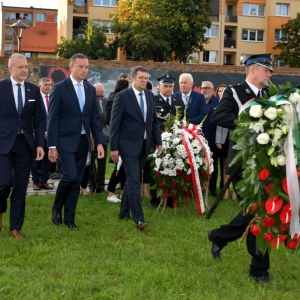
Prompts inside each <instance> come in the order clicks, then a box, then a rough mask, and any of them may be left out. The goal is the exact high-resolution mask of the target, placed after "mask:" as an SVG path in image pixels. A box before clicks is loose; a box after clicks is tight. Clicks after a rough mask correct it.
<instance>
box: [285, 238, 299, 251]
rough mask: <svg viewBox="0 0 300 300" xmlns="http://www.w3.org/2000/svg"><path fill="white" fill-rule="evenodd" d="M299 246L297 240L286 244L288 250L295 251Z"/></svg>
mask: <svg viewBox="0 0 300 300" xmlns="http://www.w3.org/2000/svg"><path fill="white" fill-rule="evenodd" d="M297 245H298V241H295V240H290V241H288V242H287V243H286V247H287V248H288V249H295V248H296V247H297Z"/></svg>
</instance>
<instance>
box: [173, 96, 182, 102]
mask: <svg viewBox="0 0 300 300" xmlns="http://www.w3.org/2000/svg"><path fill="white" fill-rule="evenodd" d="M172 99H174V101H176V100H182V99H181V98H180V97H177V96H172Z"/></svg>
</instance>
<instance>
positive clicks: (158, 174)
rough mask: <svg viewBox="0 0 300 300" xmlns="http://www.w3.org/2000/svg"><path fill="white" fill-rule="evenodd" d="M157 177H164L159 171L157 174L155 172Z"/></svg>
mask: <svg viewBox="0 0 300 300" xmlns="http://www.w3.org/2000/svg"><path fill="white" fill-rule="evenodd" d="M155 175H156V177H158V178H161V177H162V176H163V175H162V174H161V173H160V172H159V171H156V172H155Z"/></svg>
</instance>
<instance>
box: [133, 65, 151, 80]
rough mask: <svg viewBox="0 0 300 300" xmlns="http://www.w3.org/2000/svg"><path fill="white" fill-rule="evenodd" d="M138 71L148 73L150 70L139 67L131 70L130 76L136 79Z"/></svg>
mask: <svg viewBox="0 0 300 300" xmlns="http://www.w3.org/2000/svg"><path fill="white" fill-rule="evenodd" d="M138 71H140V72H146V73H148V69H146V68H145V67H143V66H137V67H134V68H132V69H131V72H130V76H131V77H135V76H136V74H137V72H138Z"/></svg>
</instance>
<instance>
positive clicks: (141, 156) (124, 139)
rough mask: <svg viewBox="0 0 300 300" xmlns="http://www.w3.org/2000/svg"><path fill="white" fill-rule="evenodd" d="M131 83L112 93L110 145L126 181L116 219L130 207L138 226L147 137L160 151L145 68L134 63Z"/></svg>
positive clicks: (142, 223)
mask: <svg viewBox="0 0 300 300" xmlns="http://www.w3.org/2000/svg"><path fill="white" fill-rule="evenodd" d="M130 78H131V82H132V87H131V88H129V89H126V90H124V91H121V92H119V93H117V94H116V96H115V98H114V101H113V107H112V115H111V122H110V149H111V158H112V160H113V162H115V163H117V162H118V160H119V155H120V156H121V158H122V161H123V164H124V168H125V172H126V184H125V187H124V190H123V195H122V201H121V207H120V215H119V217H120V219H129V218H130V211H131V214H132V217H133V220H134V222H135V223H136V225H137V228H138V229H141V230H142V229H144V228H145V227H147V223H146V222H145V220H144V213H143V210H142V198H141V186H140V183H141V173H142V169H143V167H144V164H145V162H146V158H147V156H148V154H149V152H150V148H151V140H152V139H153V141H154V145H155V147H156V150H157V151H158V152H160V151H161V144H162V142H161V135H160V128H159V123H158V121H157V117H156V111H155V104H154V95H153V94H152V92H150V91H149V90H147V89H146V85H147V80H148V70H147V69H146V68H144V67H139V66H138V67H134V68H133V69H132V70H131V73H130Z"/></svg>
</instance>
